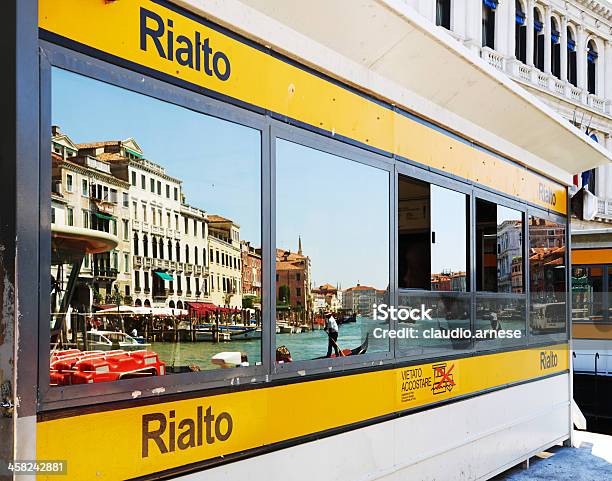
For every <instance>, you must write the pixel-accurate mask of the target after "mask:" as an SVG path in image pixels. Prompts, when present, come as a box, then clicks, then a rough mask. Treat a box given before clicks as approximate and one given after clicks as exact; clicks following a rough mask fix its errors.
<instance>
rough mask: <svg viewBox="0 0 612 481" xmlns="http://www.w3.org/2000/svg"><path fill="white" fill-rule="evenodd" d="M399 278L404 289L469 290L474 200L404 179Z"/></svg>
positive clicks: (400, 205)
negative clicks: (470, 202) (470, 219)
mask: <svg viewBox="0 0 612 481" xmlns="http://www.w3.org/2000/svg"><path fill="white" fill-rule="evenodd" d="M398 189H399V192H398V240H399V246H398V279H399V287H400V288H402V289H423V290H432V291H459V292H465V291H467V290H468V289H469V277H468V275H467V271H468V269H467V265H468V255H467V246H468V242H467V236H468V227H467V226H468V196H466V195H465V194H461V193H459V192H455V191H453V190H449V189H445V188H443V187H439V186H437V185H434V184H428V183H426V182H422V181H419V180H416V179H412V178H410V177H405V176H402V175H400V176H399V178H398Z"/></svg>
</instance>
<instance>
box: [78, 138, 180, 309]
mask: <svg viewBox="0 0 612 481" xmlns="http://www.w3.org/2000/svg"><path fill="white" fill-rule="evenodd" d="M80 147H81V149H83V150H85V151H87V152H88V154H89V155H91V156H92V157H95V158H97V159H99V160H104V161H106V162H109V163H110V164H111V168H112V172H113V174H114V175H115V176H116V177H117V178H119V179H122V180H123V181H125V182H128V183H129V185H130V196H129V199H128V201H127V205H128V206H129V212H130V223H131V233H130V236H129V237H130V242H131V245H132V287H133V302H134V304H135V305H137V306H163V305H167V299H166V294H169V293H170V292H171V291H169V290H166V288H167V285H163V287H162V284H161V283H162V282H163V283H164V284H166V283H167V282H170V281H168V280H166V279H162V277H161V276H164V277H166V278H167V279H170V278H174V276H175V274H176V273H177V272H178V271H179V269H180V266H179V264H178V262H179V259H177V257H176V253H178V252H179V251H180V250H181V249H182V245H181V242H180V239H181V235H180V222H181V218H180V214H181V212H180V209H181V203H180V181H179V180H178V179H175V178H173V177H170V176H168V175H167V174H166V173H165V170H164V168H163V167H161V166H160V165H158V164H155V163H153V162H151V161H149V160H147V159H145V158H144V153H143V151H142V149H141V148H140V146H139V145H138V143H137V142H136V141H135V140H134V139H131V138H130V139H126V140H110V141H103V142H94V143H90V144H82V145H81V146H80ZM174 300H175V301H177V303H178V301H179V300H180V298H178V297H177V299H173V301H174ZM181 304H182V303H181ZM177 307H180V306H177Z"/></svg>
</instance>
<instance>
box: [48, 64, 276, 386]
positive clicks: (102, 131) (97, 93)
mask: <svg viewBox="0 0 612 481" xmlns="http://www.w3.org/2000/svg"><path fill="white" fill-rule="evenodd" d="M120 112H133V113H134V114H135V115H136V114H137V116H138V119H140V120H139V121H137V122H136V121H134V119H135V117H134V115H121V114H119V113H120ZM52 121H53V125H54V127H53V129H52V132H51V135H52V138H53V143H54V144H62V145H65V146H67V147H70V148H71V149H74V150H75V151H76V155H74V156H71V157H70V159H67V158H64V157H62V156H61V155H58V154H56V153H54V152H50V154H49V155H51V157H52V178H53V182H54V183H57V182H58V181H59V180H60V179H62V178H66V175H71V176H72V177H73V178H74V182H76V183H78V184H77V185H80V183H81V181H85V180H86V179H92V178H93V179H96V184H97V186H98V187H102V188H103V189H104V190H106V189H108V190H109V191H112V192H117V198H127V197H131V198H132V199H133V202H134V205H136V203H139V204H141V205H143V206H146V205H155V206H156V207H157V209H158V212H161V209H165V210H166V212H175V213H178V214H176V217H177V226H178V225H179V224H178V217H179V215H180V217H183V219H184V223H185V225H186V224H187V221H188V219H193V222H194V223H195V222H199V223H202V225H203V226H205V227H203V228H202V231H201V232H198V233H196V232H195V230H189V232H187V230H186V231H185V232H184V233H183V234H182V235H180V236H179V235H178V234H177V233H176V232H175V231H173V230H171V229H170V226H167V227H168V228H162V227H161V226H160V225H159V224H158V225H150V224H148V223H147V220H146V218H144V217H142V218H137V217H135V212H134V210H133V209H130V208H129V207H127V206H126V205H125V203H117V202H115V201H114V200H113V199H111V200H110V201H109V200H108V199H104V198H97V197H94V196H91V197H84V196H82V195H77V194H76V193H71V192H67V191H65V192H55V191H54V192H53V194H52V196H51V199H50V203H51V206H52V207H53V209H54V210H55V211H56V212H57V213H58V214H57V215H56V216H55V222H53V224H52V225H51V230H52V233H53V237H52V250H53V252H52V267H51V277H52V287H53V290H52V293H51V319H50V327H51V339H50V341H51V342H50V348H51V368H50V372H51V384H52V385H53V386H66V385H70V384H80V383H89V382H92V383H96V382H108V381H112V380H116V379H121V378H125V377H130V376H126V372H124V371H125V369H127V370H129V371H130V373H133V372H134V371H135V372H139V370H140V369H143V366H144V359H145V357H146V358H147V363H146V368H147V369H146V372H145V371H143V377H144V376H151V375H159V376H161V375H172V374H174V373H189V372H195V371H204V370H218V369H220V368H222V367H238V366H255V365H258V364H261V360H262V352H261V338H262V315H261V312H262V303H263V302H264V300H263V299H262V277H261V272H262V265H261V263H262V261H261V134H260V131H258V130H255V129H252V128H248V127H245V126H242V125H238V124H235V123H231V122H228V121H224V120H221V119H218V118H214V117H210V116H207V115H203V114H200V113H197V112H195V111H192V110H188V109H185V108H182V107H179V106H176V105H173V104H169V103H166V102H163V101H160V100H156V99H153V98H151V97H148V96H144V95H141V94H137V93H134V92H131V91H128V90H125V89H122V88H119V87H116V86H113V85H110V84H107V83H103V82H100V81H97V80H93V79H91V78H88V77H84V76H80V75H78V74H75V73H71V72H68V71H65V70H61V69H58V68H54V69H52ZM133 152H136V153H137V154H138V155H136V156H135V155H132V154H133ZM145 176H146V178H148V179H150V185H151V186H153V184H154V183H155V185H156V186H157V189H150V190H149V189H141V188H140V186H135V185H134V182H130V181H131V180H132V179H136V178H139V177H142V178H144V177H145ZM161 182H163V183H165V184H166V185H167V186H168V187H167V189H168V191H169V189H172V190H173V191H174V192H175V196H174V198H172V199H171V198H169V197H168V196H166V197H163V196H159V195H158V194H159V192H160V190H159V189H160V186H161ZM178 192H180V194H181V195H180V196H179V195H178V194H177V193H178ZM70 209H78V210H81V209H84V210H86V211H87V212H88V213H89V215H90V217H91V219H90V222H88V223H86V224H81V223H80V222H81V218H80V217H75V225H74V226H72V225H68V222H65V221H63V219H65V218H66V216H65V215H60V214H61V212H69V211H70ZM143 212H144V211H143ZM160 219H161V217H160ZM92 221H93V222H92ZM118 221H122V223H123V225H129V226H130V228H131V229H132V231H133V232H132V233H131V235H122V236H120V237H118V236H117V235H116V232H114V231H113V229H112V228H109V226H111V225H114V224H115V222H118ZM180 225H183V222H180ZM150 238H153V239H157V241H154V242H155V244H153V246H155V245H156V244H158V245H159V246H163V245H168V246H171V245H173V244H175V245H176V253H177V256H176V259H175V260H171V257H170V256H168V259H161V257H162V256H161V255H160V258H155V254H156V250H155V248H153V249H149V248H148V247H147V241H146V239H150ZM128 239H131V240H132V241H129V240H128ZM241 239H242V240H241ZM187 246H189V247H195V248H196V249H197V251H201V252H206V251H207V250H208V251H209V252H213V250H218V249H223V250H224V251H225V252H228V253H230V254H231V255H233V256H234V257H236V258H242V259H243V262H244V263H245V265H249V266H251V269H250V270H249V271H248V272H243V271H242V269H241V268H240V266H241V265H242V263H241V264H238V267H236V268H233V269H229V268H227V267H223V266H221V265H215V264H214V263H210V264H209V265H206V264H204V265H203V264H200V263H198V262H195V263H193V262H192V261H193V259H191V258H189V257H188V256H185V258H183V259H179V256H178V253H179V251H180V250H183V251H187V249H188V247H187ZM113 250H115V251H121V252H123V253H125V255H127V256H128V257H131V262H130V263H129V265H130V266H131V267H132V269H124V270H121V271H119V270H118V269H117V266H116V265H114V263H113V262H112V257H111V255H110V252H111V251H113ZM197 251H196V252H197ZM150 253H152V254H153V256H152V257H150V256H149V254H150ZM86 254H92V255H93V262H92V264H91V267H90V268H89V267H85V266H84V264H83V263H82V259H83V257H84V256H85V255H86ZM213 276H223V277H224V278H226V279H227V280H228V282H227V283H226V284H225V286H224V287H223V289H221V286H220V285H217V284H215V286H216V287H217V289H213V290H208V289H204V290H200V289H199V288H196V289H195V290H193V289H191V286H194V285H195V286H208V285H211V284H212V282H210V283H209V282H208V280H209V278H211V280H212V277H213ZM139 279H145V282H144V284H140V283H139ZM181 286H186V287H187V289H186V290H183V289H182V288H181ZM126 293H130V294H132V295H127V294H126ZM175 306H176V307H175ZM93 331H97V332H98V333H99V334H93ZM126 333H127V334H129V335H130V336H127V335H126ZM110 350H112V352H108V351H110ZM93 351H99V352H98V353H93ZM100 352H102V354H100ZM91 356H94V357H96V359H98V360H97V361H96V362H102V363H106V364H107V365H108V366H109V372H110V373H111V375H108V374H107V375H105V376H103V377H96V376H95V374H92V372H91V365H92V364H91V362H89V361H87V359H88V358H89V357H91ZM119 357H122V358H123V357H129V358H130V360H129V362H128V361H125V362H122V363H118V362H116V361H117V359H118V358H119ZM152 358H153V359H154V362H152V361H151V359H152ZM86 361H87V362H86ZM151 366H154V367H155V369H151ZM94 371H95V370H94ZM131 377H134V376H133V375H131Z"/></svg>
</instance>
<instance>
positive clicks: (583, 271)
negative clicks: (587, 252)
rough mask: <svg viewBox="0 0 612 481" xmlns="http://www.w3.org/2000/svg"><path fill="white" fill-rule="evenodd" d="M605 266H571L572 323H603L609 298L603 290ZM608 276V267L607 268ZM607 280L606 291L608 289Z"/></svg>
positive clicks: (605, 319) (605, 318)
mask: <svg viewBox="0 0 612 481" xmlns="http://www.w3.org/2000/svg"><path fill="white" fill-rule="evenodd" d="M605 268H606V266H572V321H573V322H605V321H607V320H608V318H607V317H609V316H606V313H607V312H608V310H609V306H610V302H609V301H610V298H609V295H606V294H607V293H606V292H605V290H604V289H605V288H604V279H605V276H604V269H605ZM608 276H610V267H609V266H608ZM610 287H611V286H610V279H609V278H608V290H609V289H610Z"/></svg>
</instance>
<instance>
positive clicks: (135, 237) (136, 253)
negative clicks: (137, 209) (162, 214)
mask: <svg viewBox="0 0 612 481" xmlns="http://www.w3.org/2000/svg"><path fill="white" fill-rule="evenodd" d="M138 250H139V249H138V232H134V255H135V256H137V255H138Z"/></svg>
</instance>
